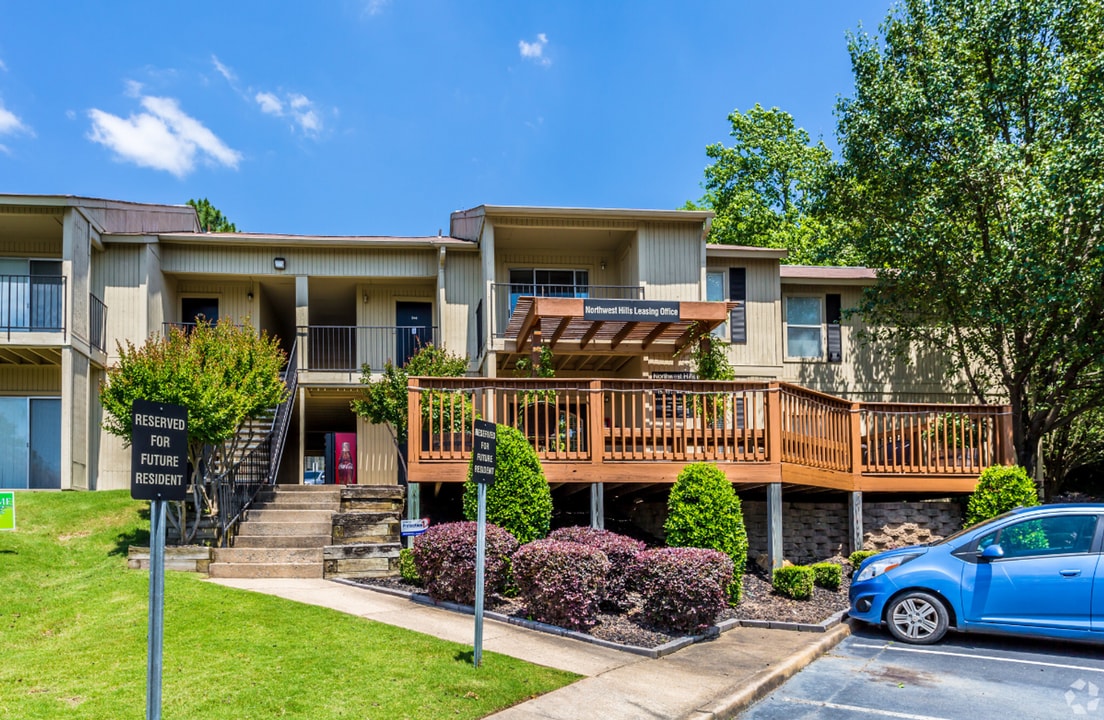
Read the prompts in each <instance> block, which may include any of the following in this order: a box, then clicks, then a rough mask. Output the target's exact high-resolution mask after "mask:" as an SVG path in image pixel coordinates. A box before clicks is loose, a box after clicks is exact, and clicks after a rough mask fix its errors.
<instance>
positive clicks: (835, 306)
mask: <svg viewBox="0 0 1104 720" xmlns="http://www.w3.org/2000/svg"><path fill="white" fill-rule="evenodd" d="M824 314H825V320H827V321H828V362H831V363H838V362H843V339H842V337H841V335H840V320H841V319H842V314H841V312H840V296H839V295H825V296H824Z"/></svg>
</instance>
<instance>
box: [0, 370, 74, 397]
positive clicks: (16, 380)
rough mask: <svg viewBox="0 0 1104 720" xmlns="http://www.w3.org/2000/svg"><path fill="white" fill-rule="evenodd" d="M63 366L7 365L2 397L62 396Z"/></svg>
mask: <svg viewBox="0 0 1104 720" xmlns="http://www.w3.org/2000/svg"><path fill="white" fill-rule="evenodd" d="M60 394H61V366H59V365H5V366H4V372H2V373H0V395H48V396H52V395H60Z"/></svg>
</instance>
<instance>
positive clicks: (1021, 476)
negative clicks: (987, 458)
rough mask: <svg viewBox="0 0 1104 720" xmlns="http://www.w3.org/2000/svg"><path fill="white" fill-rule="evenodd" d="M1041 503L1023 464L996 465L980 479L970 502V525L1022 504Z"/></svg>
mask: <svg viewBox="0 0 1104 720" xmlns="http://www.w3.org/2000/svg"><path fill="white" fill-rule="evenodd" d="M1038 504H1039V494H1038V491H1037V490H1036V489H1035V482H1034V481H1033V480H1032V479H1031V478H1030V477H1028V476H1027V471H1026V470H1024V469H1023V468H1022V467H1020V466H1019V465H993V466H992V467H988V468H986V469H985V471H984V472H983V473H982V474H981V477H980V478H978V483H977V487H976V488H975V489H974V492H973V494H972V495H970V500H969V502H968V503H967V504H966V523H965V525H966V527H970V526H972V525H977V524H978V523H979V522H981V521H982V520H988V519H989V518H991V517H996V516H997V515H1000V514H1001V513H1006V512H1008V511H1009V510H1012V509H1013V508H1017V507H1020V506H1023V507H1031V506H1032V505H1038Z"/></svg>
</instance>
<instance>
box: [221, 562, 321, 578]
mask: <svg viewBox="0 0 1104 720" xmlns="http://www.w3.org/2000/svg"><path fill="white" fill-rule="evenodd" d="M209 575H210V576H211V577H214V578H320V577H322V563H321V562H316V563H315V562H311V563H218V562H213V563H211V566H210V568H209Z"/></svg>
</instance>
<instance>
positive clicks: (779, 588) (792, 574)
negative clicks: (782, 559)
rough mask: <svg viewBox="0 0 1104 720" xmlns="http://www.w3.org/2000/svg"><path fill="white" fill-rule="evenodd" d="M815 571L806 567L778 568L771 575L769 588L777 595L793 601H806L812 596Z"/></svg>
mask: <svg viewBox="0 0 1104 720" xmlns="http://www.w3.org/2000/svg"><path fill="white" fill-rule="evenodd" d="M815 583H816V571H814V570H813V569H812V568H811V567H809V566H807V565H790V566H787V567H780V568H778V569H777V570H775V571H774V572H773V573H772V574H771V587H773V588H774V591H775V592H776V593H778V594H779V595H785V596H786V597H791V598H793V599H794V600H808V599H809V598H811V597H812V596H813V585H814V584H815Z"/></svg>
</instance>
